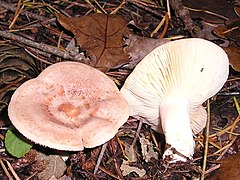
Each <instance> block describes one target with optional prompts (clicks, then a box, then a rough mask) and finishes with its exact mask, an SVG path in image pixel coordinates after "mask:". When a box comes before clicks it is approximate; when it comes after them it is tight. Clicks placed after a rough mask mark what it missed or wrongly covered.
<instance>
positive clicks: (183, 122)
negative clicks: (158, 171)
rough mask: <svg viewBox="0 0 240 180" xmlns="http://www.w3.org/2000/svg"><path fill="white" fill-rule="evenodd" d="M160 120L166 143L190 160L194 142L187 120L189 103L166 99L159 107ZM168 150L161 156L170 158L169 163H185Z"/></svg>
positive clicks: (183, 99) (182, 158)
mask: <svg viewBox="0 0 240 180" xmlns="http://www.w3.org/2000/svg"><path fill="white" fill-rule="evenodd" d="M160 118H161V123H162V129H163V132H164V135H165V139H166V143H167V144H168V145H170V146H171V147H173V148H175V149H176V151H178V152H179V153H181V154H183V155H184V156H186V157H188V158H191V157H192V155H193V153H194V140H193V135H192V129H191V124H190V118H189V102H188V100H187V99H185V98H183V97H176V96H174V97H167V98H166V99H164V100H163V102H161V105H160ZM171 147H170V148H168V149H167V150H166V151H165V152H164V155H163V158H166V156H169V155H170V157H172V161H171V162H175V161H186V158H184V157H182V156H179V155H178V154H174V152H173V151H172V150H171Z"/></svg>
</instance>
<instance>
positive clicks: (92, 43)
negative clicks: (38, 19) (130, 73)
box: [58, 13, 130, 72]
mask: <svg viewBox="0 0 240 180" xmlns="http://www.w3.org/2000/svg"><path fill="white" fill-rule="evenodd" d="M58 21H59V22H60V24H61V25H62V26H63V27H64V28H66V29H67V30H69V31H71V32H72V33H73V34H74V35H75V36H76V39H77V44H78V45H80V46H81V48H83V49H85V50H86V51H87V53H88V55H90V57H91V59H92V61H91V62H90V65H91V66H93V67H96V68H98V69H100V70H102V71H104V72H105V71H107V70H109V69H111V68H113V67H116V66H119V65H122V64H125V63H127V62H128V60H129V58H128V55H127V53H124V52H123V46H124V45H125V43H124V40H123V36H128V35H129V34H130V31H129V29H128V28H127V27H126V26H127V24H128V22H127V21H126V20H125V19H123V18H122V17H121V16H117V15H104V14H97V13H95V14H90V15H87V16H82V17H79V18H75V17H73V18H68V17H65V16H64V15H61V14H58Z"/></svg>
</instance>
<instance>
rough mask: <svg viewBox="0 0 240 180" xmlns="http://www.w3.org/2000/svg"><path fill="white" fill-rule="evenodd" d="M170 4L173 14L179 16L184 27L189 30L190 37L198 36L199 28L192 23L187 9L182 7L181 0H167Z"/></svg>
mask: <svg viewBox="0 0 240 180" xmlns="http://www.w3.org/2000/svg"><path fill="white" fill-rule="evenodd" d="M169 3H170V5H171V6H172V8H173V9H174V11H175V14H176V15H177V16H179V17H180V18H181V19H182V21H183V23H184V25H185V27H186V29H187V30H188V31H189V33H190V34H191V36H192V37H200V31H201V30H200V28H199V27H198V26H197V25H195V24H194V22H193V20H192V19H191V17H190V14H189V11H188V10H187V9H186V8H184V6H183V4H182V0H169Z"/></svg>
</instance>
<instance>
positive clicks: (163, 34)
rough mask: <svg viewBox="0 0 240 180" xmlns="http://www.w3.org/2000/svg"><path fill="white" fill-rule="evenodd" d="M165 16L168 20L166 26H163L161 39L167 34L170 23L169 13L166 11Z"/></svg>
mask: <svg viewBox="0 0 240 180" xmlns="http://www.w3.org/2000/svg"><path fill="white" fill-rule="evenodd" d="M164 17H165V19H166V21H165V26H164V28H163V31H162V33H161V35H160V37H159V39H162V38H163V37H164V36H165V34H166V32H167V29H168V23H169V15H168V13H166V15H165V16H164Z"/></svg>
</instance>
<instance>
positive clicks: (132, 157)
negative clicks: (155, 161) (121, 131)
mask: <svg viewBox="0 0 240 180" xmlns="http://www.w3.org/2000/svg"><path fill="white" fill-rule="evenodd" d="M125 154H126V155H127V157H128V162H137V155H136V152H135V151H134V148H133V146H132V145H128V144H126V146H125Z"/></svg>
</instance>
